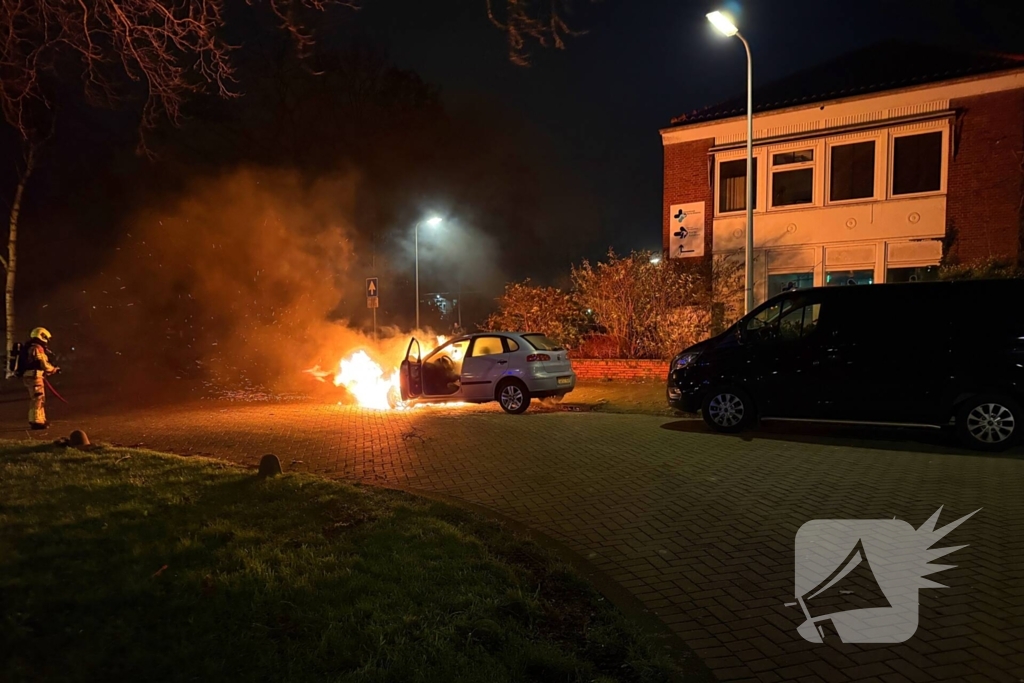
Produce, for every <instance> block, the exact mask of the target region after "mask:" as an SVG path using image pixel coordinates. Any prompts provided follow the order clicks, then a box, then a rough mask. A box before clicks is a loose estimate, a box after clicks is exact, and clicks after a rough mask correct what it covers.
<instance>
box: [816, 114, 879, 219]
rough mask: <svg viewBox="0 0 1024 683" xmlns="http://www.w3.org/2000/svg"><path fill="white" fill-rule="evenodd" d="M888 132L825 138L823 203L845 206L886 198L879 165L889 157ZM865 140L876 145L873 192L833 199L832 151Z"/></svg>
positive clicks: (825, 204)
mask: <svg viewBox="0 0 1024 683" xmlns="http://www.w3.org/2000/svg"><path fill="white" fill-rule="evenodd" d="M887 138H888V136H887V134H886V133H885V131H882V132H875V133H872V134H869V135H865V134H858V135H843V136H839V137H833V138H828V139H826V140H825V150H826V152H825V172H824V174H823V175H824V180H825V182H824V184H823V186H822V193H823V204H824V206H845V205H847V204H857V203H862V202H877V201H881V200H882V199H884V198H885V195H884V193H883V192H882V191H880V188H882V187H884V185H883V184H882V182H880V180H881V179H880V178H879V176H880V175H881V174H880V173H879V170H880V169H879V166H880V160H883V159H885V158H887V156H888V151H887V149H886V147H887V145H886V142H887ZM863 142H873V143H874V145H875V163H874V171H873V173H874V176H873V178H872V181H873V182H872V194H871V195H870V196H867V197H855V198H853V199H832V151H833V150H834V149H835V148H836V147H845V146H846V145H856V144H858V143H863Z"/></svg>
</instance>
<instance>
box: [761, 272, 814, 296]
mask: <svg viewBox="0 0 1024 683" xmlns="http://www.w3.org/2000/svg"><path fill="white" fill-rule="evenodd" d="M813 286H814V273H813V272H812V273H776V274H774V275H769V276H768V298H769V299H770V298H772V297H773V296H775V295H776V294H782V293H783V292H788V291H790V290H793V289H807V288H808V287H813Z"/></svg>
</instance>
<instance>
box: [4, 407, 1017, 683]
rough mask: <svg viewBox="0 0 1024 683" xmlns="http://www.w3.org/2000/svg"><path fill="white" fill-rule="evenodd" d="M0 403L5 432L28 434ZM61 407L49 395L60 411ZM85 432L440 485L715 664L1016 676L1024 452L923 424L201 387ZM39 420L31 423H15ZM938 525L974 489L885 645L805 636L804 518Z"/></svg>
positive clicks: (732, 672) (788, 675)
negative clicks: (905, 627)
mask: <svg viewBox="0 0 1024 683" xmlns="http://www.w3.org/2000/svg"><path fill="white" fill-rule="evenodd" d="M23 407H24V406H23V404H21V403H17V402H11V403H6V404H3V406H2V412H0V416H2V418H3V422H2V423H0V430H2V434H0V435H2V436H3V437H4V438H25V436H26V434H27V432H25V430H24V427H23V420H24V417H23V415H22V412H23ZM67 413H68V411H67V410H63V411H61V414H63V415H66V414H67ZM61 414H58V416H57V417H58V422H57V423H56V424H55V429H54V430H51V432H50V433H48V434H47V435H46V436H47V438H54V437H55V436H60V435H62V434H63V433H64V432H68V431H70V430H71V429H72V428H82V429H85V430H86V431H87V432H88V433H89V435H90V437H91V438H92V439H93V440H94V441H107V442H115V443H120V444H124V445H144V446H146V447H150V448H154V449H159V450H167V451H171V452H175V453H180V454H195V455H200V454H201V455H210V456H216V457H220V458H225V459H228V460H231V461H234V462H238V463H241V464H245V465H254V464H255V463H256V462H257V461H258V460H259V458H260V456H262V455H263V454H265V453H275V454H277V455H278V456H279V457H280V458H281V460H282V463H283V464H284V467H285V469H286V470H290V471H305V472H313V473H317V474H322V475H324V476H329V477H338V478H344V479H352V480H358V481H362V482H366V483H368V484H378V485H384V486H400V487H407V488H413V489H419V490H424V491H432V492H438V493H443V494H447V495H451V496H455V497H457V498H460V499H463V500H466V501H469V502H472V503H476V504H479V505H484V506H486V507H489V508H491V509H493V510H496V511H498V512H501V513H503V514H505V515H508V516H511V517H513V518H514V519H516V520H518V521H521V522H523V523H525V524H528V525H530V526H532V527H534V528H536V529H538V530H540V531H542V532H544V533H546V534H548V535H549V536H551V537H553V538H555V539H557V540H559V541H561V542H562V543H564V544H566V545H567V546H568V547H570V548H571V549H572V550H574V551H575V552H577V553H579V554H580V555H582V556H583V557H585V558H587V559H588V560H589V561H590V562H591V563H593V564H594V565H596V566H597V567H598V568H600V569H601V570H603V571H604V572H605V573H606V574H607V575H608V576H609V577H610V578H612V579H614V580H615V581H617V582H619V583H620V584H621V585H622V586H624V587H626V588H627V589H628V590H630V591H631V592H632V593H633V594H634V595H636V596H637V597H638V598H639V599H640V600H641V601H642V602H643V604H644V605H645V606H646V607H647V608H648V609H649V610H651V611H652V612H654V613H656V614H657V616H658V617H659V618H660V619H662V620H663V621H664V622H665V623H667V624H668V625H669V626H670V627H671V628H672V629H673V630H674V631H675V632H676V633H677V634H678V635H680V636H681V637H682V639H683V640H684V641H685V642H686V643H687V644H688V645H689V646H690V647H691V648H693V649H694V650H695V651H696V652H697V654H698V655H699V656H700V657H701V658H702V659H703V660H704V662H705V663H706V664H707V665H708V667H710V669H711V670H712V671H713V672H714V674H715V675H716V676H717V677H718V679H719V680H722V681H733V680H756V681H765V682H769V681H784V680H785V681H789V680H799V681H888V682H897V681H933V680H935V681H938V680H957V681H973V680H976V681H1006V682H1007V683H1015V682H1018V681H1021V680H1022V679H1024V495H1022V486H1021V485H1022V483H1024V456H1022V455H1021V453H1020V452H1019V451H1017V452H1012V453H1010V454H1007V455H1002V456H991V455H982V454H974V453H968V452H965V451H961V450H959V449H957V448H955V447H953V446H950V445H947V444H945V443H944V442H943V441H942V440H941V439H939V438H938V437H932V438H931V439H930V440H925V441H919V440H908V439H907V437H906V436H905V435H902V434H882V435H870V434H861V433H836V432H828V433H825V432H821V431H807V430H804V431H799V430H796V431H794V430H792V429H786V430H783V429H781V428H775V429H767V430H765V431H763V432H758V433H755V434H753V435H743V436H738V437H734V436H723V435H714V434H709V433H707V432H706V431H705V430H704V429H703V427H702V426H701V425H700V424H699V423H698V422H696V421H694V420H681V419H678V418H670V417H664V416H651V415H628V414H600V413H588V412H563V411H548V412H545V411H536V412H534V411H531V412H528V413H526V414H525V415H522V416H508V415H505V414H502V413H501V412H500V409H498V408H497V406H495V405H493V404H491V405H490V406H462V407H455V408H451V407H433V406H423V407H420V408H417V409H413V410H404V411H374V410H364V409H359V408H354V407H347V406H339V405H336V404H332V403H325V402H313V401H295V402H285V403H259V404H245V403H230V402H217V401H197V402H192V403H187V404H180V405H175V406H171V407H166V406H165V407H159V408H140V409H134V410H128V411H123V412H122V411H118V412H115V411H113V410H106V411H97V412H96V413H95V414H92V415H86V416H82V417H79V418H76V419H75V420H73V421H69V420H66V419H64V418H63V417H61ZM31 436H33V437H38V435H31ZM940 506H941V507H943V512H942V514H941V519H940V525H941V524H944V523H947V522H949V521H952V520H954V519H956V518H958V517H960V516H962V515H965V514H967V513H969V512H972V511H974V510H977V509H979V508H980V509H981V510H980V512H978V513H977V514H976V515H974V517H972V518H971V519H970V520H968V521H967V522H965V523H964V524H963V525H962V526H961V527H959V528H958V529H956V530H955V531H953V532H952V533H951V534H950V535H949V536H947V537H946V538H945V539H943V541H942V543H941V544H942V545H950V546H956V545H963V544H967V547H965V548H963V549H961V550H958V551H957V552H955V553H954V554H953V555H951V556H948V557H947V558H945V559H943V560H940V561H939V563H944V564H953V565H956V568H955V569H950V570H947V571H945V572H942V573H941V574H938V575H935V576H933V577H932V578H933V579H934V580H937V581H938V582H939V583H943V584H945V585H947V586H948V588H943V589H938V588H926V589H923V590H922V591H921V593H920V621H919V624H920V625H919V628H918V630H917V633H916V635H915V636H914V637H913V638H911V639H910V640H909V641H907V642H905V643H902V644H898V645H849V644H838V645H834V644H830V643H825V644H813V643H810V642H807V641H805V640H803V639H802V638H801V636H800V635H799V634H798V633H797V627H798V626H799V624H800V623H801V622H802V621H803V614H802V612H801V611H800V608H799V607H795V606H791V605H790V606H787V604H786V603H793V602H794V599H795V598H794V538H795V535H796V533H797V530H798V529H799V528H800V527H801V525H802V524H804V523H805V522H807V521H809V520H814V519H892V518H894V517H895V518H898V519H902V520H906V521H907V522H909V523H910V524H912V525H913V526H914V527H915V528H916V527H919V526H920V525H921V524H923V523H924V522H925V520H927V519H928V518H929V516H931V515H932V514H933V513H934V512H935V511H936V510H937V509H938V508H939V507H940Z"/></svg>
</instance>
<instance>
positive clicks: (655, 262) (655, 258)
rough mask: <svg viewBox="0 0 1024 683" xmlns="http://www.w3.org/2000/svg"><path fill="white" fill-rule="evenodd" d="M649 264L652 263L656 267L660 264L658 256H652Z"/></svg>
mask: <svg viewBox="0 0 1024 683" xmlns="http://www.w3.org/2000/svg"><path fill="white" fill-rule="evenodd" d="M651 263H653V264H654V265H658V264H659V263H661V258H660V257H658V256H652V257H651Z"/></svg>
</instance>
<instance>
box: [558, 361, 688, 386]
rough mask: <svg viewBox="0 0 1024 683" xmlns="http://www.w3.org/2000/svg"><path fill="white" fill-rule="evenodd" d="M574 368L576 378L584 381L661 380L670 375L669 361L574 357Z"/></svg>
mask: <svg viewBox="0 0 1024 683" xmlns="http://www.w3.org/2000/svg"><path fill="white" fill-rule="evenodd" d="M572 369H573V370H575V371H576V378H577V379H578V380H584V381H588V380H589V381H594V380H615V381H623V382H650V381H654V380H656V381H659V382H660V381H664V379H665V377H666V376H667V375H668V361H664V360H623V359H621V358H573V359H572Z"/></svg>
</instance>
